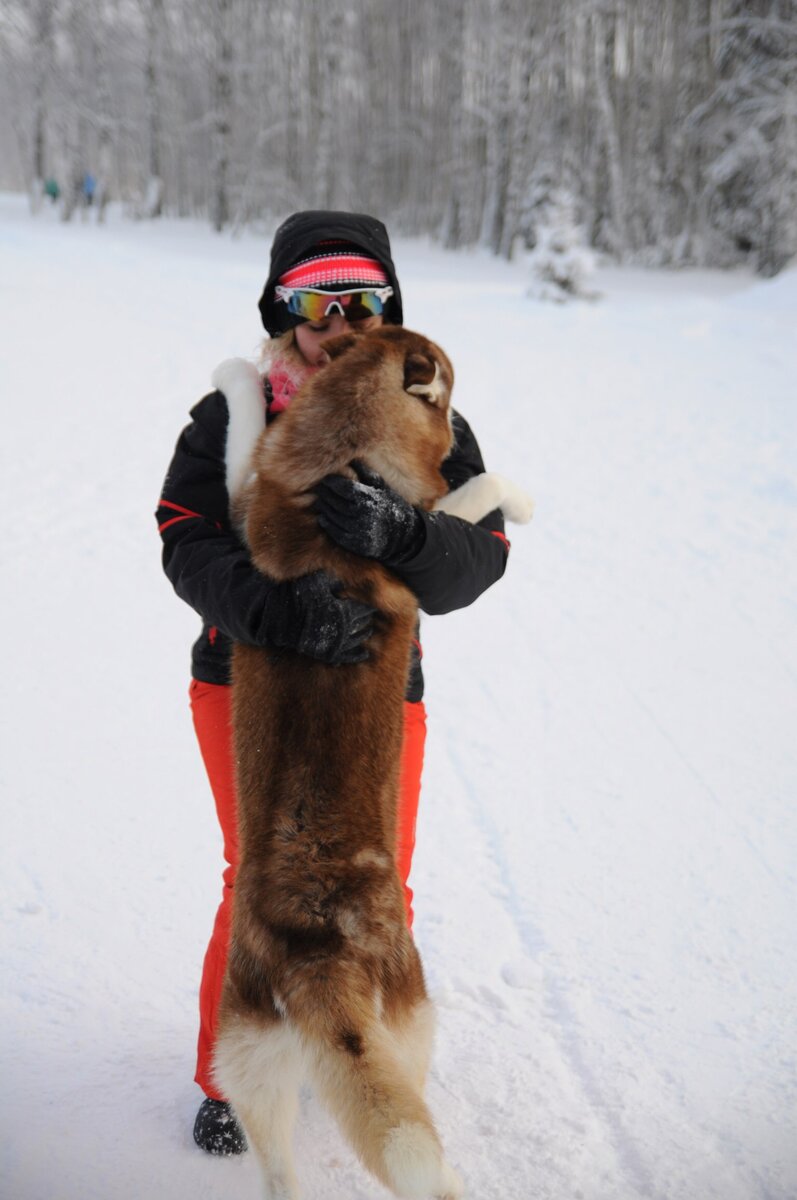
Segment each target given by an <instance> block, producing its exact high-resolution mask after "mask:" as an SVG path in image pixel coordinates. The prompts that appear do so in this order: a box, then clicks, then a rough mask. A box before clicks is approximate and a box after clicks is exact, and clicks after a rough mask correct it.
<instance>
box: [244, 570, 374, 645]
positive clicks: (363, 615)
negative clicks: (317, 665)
mask: <svg viewBox="0 0 797 1200" xmlns="http://www.w3.org/2000/svg"><path fill="white" fill-rule="evenodd" d="M342 586H343V585H342V584H340V583H339V582H338V581H337V580H335V579H333V578H332V577H331V576H330V575H327V574H326V573H325V572H324V571H314V572H313V574H312V575H302V576H301V577H300V578H299V579H289V580H286V581H285V582H284V583H276V584H274V585H273V587H272V589H271V591H270V592H269V597H268V600H267V602H266V609H265V615H264V617H263V621H262V623H261V626H260V639H261V643H262V644H263V645H265V646H276V647H278V648H280V649H288V650H298V652H299V654H306V655H308V656H309V657H310V658H317V659H318V660H319V661H320V662H325V663H329V664H331V665H332V666H339V665H340V664H341V663H358V662H364V661H365V659H366V658H368V648H367V646H366V642H367V640H368V638H369V637H370V636H371V634H372V633H373V631H374V630H373V622H374V616H375V614H376V609H375V608H372V607H371V606H370V605H369V604H362V603H361V602H360V601H359V600H347V599H346V598H345V597H342V596H341V595H340V594H339V593H340V590H341V587H342Z"/></svg>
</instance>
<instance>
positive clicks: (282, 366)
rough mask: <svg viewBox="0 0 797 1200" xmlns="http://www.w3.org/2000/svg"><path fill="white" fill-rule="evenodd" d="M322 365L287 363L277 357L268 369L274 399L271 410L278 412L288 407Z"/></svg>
mask: <svg viewBox="0 0 797 1200" xmlns="http://www.w3.org/2000/svg"><path fill="white" fill-rule="evenodd" d="M318 370H320V367H312V366H310V364H309V363H306V364H301V365H300V364H299V363H296V362H290V363H286V362H285V361H284V360H282V359H275V361H274V362H273V363H272V364H271V366H270V367H269V370H268V380H269V383H270V384H271V392H272V395H273V397H274V399H273V400H272V402H271V406H270V408H269V412H271V413H278V412H282V411H283V409H286V408H287V407H288V405H289V404H290V402H291V400H292V399H293V397H294V396H295V395H296V393H297V392H298V390H299V388H300V387H301V386H302V384H303V383H304V381H305V380H306V379H309V378H310V376H311V375H315V373H316V371H318Z"/></svg>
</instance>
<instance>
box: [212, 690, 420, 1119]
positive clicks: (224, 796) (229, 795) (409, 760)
mask: <svg viewBox="0 0 797 1200" xmlns="http://www.w3.org/2000/svg"><path fill="white" fill-rule="evenodd" d="M230 696H231V688H229V687H226V686H224V685H223V684H216V683H202V682H200V681H199V680H198V679H193V680H192V681H191V689H190V697H191V713H192V716H193V719H194V728H195V730H196V735H197V739H198V741H199V748H200V750H201V752H202V758H203V760H204V763H205V769H206V770H207V773H208V779H209V780H210V787H211V790H212V792H213V798H214V800H215V801H216V812H217V814H218V818H219V824H220V825H221V832H222V836H223V839H224V858H225V861H226V863H227V865H226V867H225V868H224V871H223V875H222V878H223V880H224V887H223V889H222V897H221V904H220V905H219V909H218V912H217V913H216V920H215V923H214V925H213V933H212V934H211V937H210V943H209V945H208V948H207V952H206V954H205V961H204V965H203V967H202V980H201V982H200V985H199V1043H198V1046H197V1068H196V1075H195V1076H194V1078H195V1079H196V1081H197V1083H198V1084H199V1086H200V1087H201V1088H202V1090H203V1091H204V1093H205V1095H206V1096H212V1097H213V1098H214V1099H216V1100H220V1099H223V1097H221V1096H219V1095H218V1089H217V1088H216V1087H215V1085H214V1083H213V1079H212V1075H211V1066H212V1057H213V1046H214V1042H215V1038H216V1024H217V1019H218V1011H219V1001H220V1000H221V987H222V983H223V981H224V969H225V966H226V963H227V951H228V948H229V944H230V918H231V915H232V897H233V887H234V884H235V869H236V866H237V864H238V836H237V824H236V809H235V771H234V765H233V750H232V729H231V715H230ZM425 742H426V709H425V708H424V705H423V702H422V701H421V702H418V703H414V704H412V703H409V702H407V703H406V704H405V706H404V748H403V751H402V762H401V784H400V792H399V807H398V827H397V833H398V837H397V846H396V866H397V868H398V874H399V879H400V880H401V884H402V887H403V889H404V902H405V904H406V907H407V923H408V925H409V927H410V928H412V891H411V889H410V888H409V886H408V883H407V880H408V878H409V874H410V867H411V866H412V852H413V850H414V848H415V822H416V818H417V814H418V797H419V795H420V790H421V771H422V768H423V751H424V744H425Z"/></svg>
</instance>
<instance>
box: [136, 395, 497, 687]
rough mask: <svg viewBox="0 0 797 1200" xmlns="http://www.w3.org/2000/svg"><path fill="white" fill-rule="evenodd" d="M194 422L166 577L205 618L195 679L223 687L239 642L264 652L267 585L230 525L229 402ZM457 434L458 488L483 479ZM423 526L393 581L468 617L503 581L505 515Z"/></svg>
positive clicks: (431, 520)
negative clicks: (261, 637) (469, 608)
mask: <svg viewBox="0 0 797 1200" xmlns="http://www.w3.org/2000/svg"><path fill="white" fill-rule="evenodd" d="M191 417H192V421H191V424H190V425H187V426H186V428H185V429H184V430H183V432H182V433H181V434H180V438H179V440H178V442H177V447H176V449H175V452H174V458H173V459H172V462H171V465H170V467H169V471H168V474H167V476H166V480H165V482H164V485H163V494H162V497H161V500H160V503H159V505H158V510H157V518H158V525H159V532H160V535H161V538H162V540H163V568H164V571H165V572H166V574H167V576H168V578H169V580H170V581H171V583H172V586H173V587H174V590H175V591H176V592H177V595H178V596H179V597H180V598H181V599H182V600H185V601H186V603H187V604H190V605H191V607H192V608H193V609H195V610H196V612H198V613H199V615H200V616H201V617H202V621H203V625H202V632H201V634H200V636H199V638H198V639H197V641H196V642H195V643H194V647H193V653H192V674H193V677H194V678H195V679H200V680H203V681H205V682H207V683H222V684H226V683H229V681H230V677H229V666H230V649H231V644H232V642H233V641H240V642H246V643H249V644H252V645H256V644H258V643H257V630H258V629H259V628H260V624H261V621H262V617H263V607H264V604H265V599H266V595H267V593H268V589H269V586H270V585H269V581H268V579H267V578H266V577H265V576H264V575H263V574H261V572H260V571H258V570H257V568H256V567H254V566H253V564H252V563H251V561H250V559H249V554H248V552H247V550H246V547H245V546H244V544H243V543H242V542H241V541H240V539H239V538H238V536H237V534H236V533H235V532H234V531H233V529H232V528H231V525H230V518H229V511H228V498H227V487H226V482H225V479H226V476H225V459H224V454H225V444H226V437H227V419H228V418H227V403H226V401H225V398H224V396H223V395H222V393H221V392H211V393H210V394H209V395H207V396H205V397H204V399H202V400H200V402H199V403H198V404H197V405H196V406H195V407H194V408H193V409H192V410H191ZM274 419H277V420H278V419H279V418H278V417H276V418H274ZM454 431H455V435H456V443H455V446H454V449H453V450H452V452H451V454H450V456H449V457H448V458H447V459H446V461H445V463H444V464H443V468H442V470H443V475H444V476H445V478H446V480H447V481H448V483H449V484H450V485H451V486H452V488H455V487H458V486H459V485H460V484H462V483H464V482H465V480H467V479H469V478H471V476H473V475H478V474H481V472H483V471H484V463H483V462H482V456H481V453H480V451H479V447H478V445H477V443H476V439H475V438H474V436H473V434H472V432H471V430H470V427H469V425H468V423H467V421H465V419H464V418H463V417H461V416H459V414H454ZM423 520H424V525H425V532H426V537H425V541H424V544H423V546H422V548H421V550H420V551H419V552H418V553H417V554H416V555H415V557H414V558H412V559H411V560H409V561H407V562H405V563H403V564H402V565H401V566H400V567H396V568H394V570H395V574H396V575H398V576H399V578H401V579H402V580H403V581H404V582H405V583H406V584H407V586H408V587H410V588H411V589H412V590H413V592H414V593H415V595H416V596H417V597H418V603H419V605H420V607H421V609H422V610H423V611H424V612H426V613H446V612H451V611H452V610H453V609H456V608H465V607H466V605H468V604H471V603H472V602H473V601H474V600H475V599H476V597H477V596H479V595H481V593H482V592H483V591H485V590H486V589H487V588H488V587H489V586H490V584H492V583H494V582H495V581H496V580H497V579H500V577H501V576H502V575H503V573H504V568H505V566H506V557H507V552H508V549H509V543H508V542H507V540H506V538H505V537H504V533H503V530H504V525H503V519H502V517H501V514H500V513H498V512H495V513H491V514H490V515H489V516H487V517H485V518H484V520H483V521H481V522H480V523H479V524H478V525H470V524H469V523H468V522H467V521H462V520H460V519H459V518H458V517H450V516H447V515H445V514H444V513H424V515H423ZM420 657H421V649H420V643H418V644H417V646H416V648H415V653H414V655H413V661H412V668H411V672H410V679H409V686H408V690H407V699H408V700H420V699H421V697H422V695H423V676H422V673H421V666H420ZM340 669H341V670H345V667H341V668H340Z"/></svg>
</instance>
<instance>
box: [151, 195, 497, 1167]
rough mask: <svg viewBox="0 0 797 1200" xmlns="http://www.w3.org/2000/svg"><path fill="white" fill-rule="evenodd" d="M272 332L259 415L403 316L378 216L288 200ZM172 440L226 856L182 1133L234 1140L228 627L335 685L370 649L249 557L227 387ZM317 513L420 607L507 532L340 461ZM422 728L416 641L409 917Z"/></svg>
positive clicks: (410, 689) (199, 688)
mask: <svg viewBox="0 0 797 1200" xmlns="http://www.w3.org/2000/svg"><path fill="white" fill-rule="evenodd" d="M259 307H260V315H261V318H262V321H263V325H264V326H265V329H266V331H267V333H268V334H269V338H270V340H269V341H266V342H265V344H264V347H263V352H262V357H261V364H260V366H261V374H262V381H263V424H264V425H265V424H270V423H271V422H272V421H279V419H280V418H279V414H280V413H281V412H282V411H283V410H284V409H286V408H287V407H288V406H289V405H290V403H291V401H292V400H293V397H294V396H295V394H296V392H297V391H298V389H299V388H300V387H301V384H302V382H303V380H305V379H307V378H308V377H309V376H310V375H312V374H313V373H315V372H317V371H320V370H323V367H324V363H325V361H326V355H325V353H324V349H323V343H324V340H325V339H326V338H330V337H333V336H335V335H336V334H340V333H343V332H345V331H346V330H348V329H359V330H368V329H374V328H377V327H378V326H380V325H382V324H383V323H386V324H393V325H401V324H403V320H404V316H403V309H402V302H401V292H400V289H399V283H398V278H397V276H396V270H395V267H394V265H393V259H392V257H391V251H390V242H389V239H388V235H387V230H386V229H385V227H384V225H382V223H381V222H380V221H377V220H375V219H374V218H373V217H369V216H365V215H362V214H358V213H348V212H300V213H295V214H294V215H293V216H292V217H289V218H288V220H287V221H285V223H284V224H283V225H281V226H280V228H279V229H278V230H277V232H276V234H275V237H274V243H273V245H272V248H271V269H270V273H269V277H268V280H267V281H266V285H265V288H264V290H263V294H262V296H261V298H260V305H259ZM191 417H192V420H191V424H190V425H188V426H186V428H185V429H184V430H183V432H182V433H181V435H180V438H179V440H178V442H177V448H176V450H175V454H174V457H173V459H172V462H171V465H170V467H169V471H168V474H167V476H166V481H165V483H164V488H163V497H162V499H161V501H160V504H159V507H158V520H159V528H160V534H161V537H162V539H163V566H164V570H165V571H166V574H167V576H168V577H169V579H170V581H171V583H172V585H173V586H174V589H175V591H176V592H177V594H178V595H179V596H180V597H181V599H183V600H185V601H186V602H187V603H188V604H190V605H191V606H192V607H193V608H194V609H196V611H197V613H198V614H199V615H200V617H201V618H202V632H201V634H200V636H199V638H198V640H197V641H196V642H195V643H194V647H193V654H192V681H191V688H190V698H191V708H192V712H193V719H194V727H195V729H196V734H197V738H198V741H199V747H200V750H201V753H202V757H203V760H204V763H205V767H206V769H207V772H208V777H209V780H210V786H211V789H212V791H213V795H214V798H215V802H216V811H217V813H218V818H219V822H220V824H221V830H222V835H223V839H224V855H225V858H226V862H227V866H226V868H225V870H224V872H223V879H224V888H223V893H222V901H221V906H220V907H219V910H218V913H217V915H216V921H215V925H214V928H213V934H212V936H211V939H210V944H209V946H208V950H207V954H206V955H205V962H204V968H203V973H202V981H201V984H200V991H199V1008H200V1030H199V1045H198V1061H197V1070H196V1076H195V1078H196V1081H197V1083H198V1084H199V1085H200V1087H201V1088H202V1090H203V1091H204V1093H205V1096H206V1099H205V1100H203V1102H202V1104H201V1105H200V1108H199V1112H198V1114H197V1117H196V1122H195V1125H194V1139H195V1141H196V1142H197V1144H198V1145H199V1146H201V1147H202V1149H203V1150H206V1151H207V1152H208V1153H210V1154H239V1153H240V1152H241V1151H242V1150H245V1149H246V1142H245V1139H244V1136H243V1133H242V1131H241V1129H240V1127H239V1126H238V1124H237V1123H236V1121H235V1118H234V1115H233V1114H232V1112H231V1110H230V1108H229V1105H228V1104H227V1102H226V1100H225V1098H224V1097H223V1096H220V1095H219V1093H218V1090H217V1088H216V1086H215V1084H214V1081H213V1076H212V1071H211V1068H212V1055H213V1046H214V1039H215V1035H216V1021H217V1012H218V1006H219V1000H220V996H221V988H222V982H223V979H224V972H225V966H226V960H227V949H228V944H229V932H230V916H231V910H232V903H233V893H234V881H235V870H236V861H237V839H236V808H235V768H234V762H233V754H232V747H231V714H230V691H231V689H230V686H229V683H230V653H231V647H232V643H233V642H235V641H238V642H244V643H246V644H248V645H252V646H263V647H274V648H279V649H289V650H292V651H295V652H297V653H299V654H306V655H309V656H310V657H311V658H315V659H318V660H320V661H322V662H327V663H330V664H332V665H334V666H335V667H336V668H337V669H338V670H339V671H340V686H341V688H345V687H346V668H347V664H349V663H354V662H358V661H362V659H363V658H364V657H366V656H367V653H368V639H369V637H370V635H371V633H372V631H373V630H372V624H371V617H370V616H364V615H363V611H362V606H361V605H359V604H357V603H356V602H355V601H352V600H348V599H346V598H345V597H343V596H341V595H340V594H339V592H338V589H337V588H336V585H335V581H334V580H333V579H331V578H329V577H328V576H325V575H320V574H316V575H311V576H306V577H303V578H300V579H296V580H290V581H288V582H283V583H277V582H275V581H273V580H270V579H268V578H266V577H265V576H264V575H263V574H261V573H260V572H259V571H258V570H257V569H256V568H255V567H254V566H253V565H252V563H251V561H250V558H249V553H248V551H247V548H246V546H245V545H243V543H242V542H241V541H240V539H239V537H238V535H237V534H236V533H235V532H234V530H233V527H232V524H231V521H230V513H229V504H228V499H229V498H228V493H227V484H226V475H225V449H226V442H227V430H228V423H229V409H228V400H227V398H226V397H225V396H224V395H223V394H222V393H221V392H220V391H215V392H211V393H210V394H209V395H207V396H205V397H204V399H202V400H200V402H199V403H198V404H197V405H196V407H195V408H193V409H192V410H191ZM453 425H454V432H455V436H456V441H455V445H454V448H453V450H452V451H451V454H450V456H449V457H448V459H446V461H445V463H444V464H443V468H442V471H443V475H444V476H445V478H446V479H447V480H448V482H449V484H450V485H451V486H452V487H458V486H459V485H460V484H462V483H464V482H465V480H467V479H469V478H471V477H472V476H473V475H478V474H480V473H481V472H482V471H483V470H484V463H483V461H482V456H481V453H480V451H479V447H478V445H477V442H476V439H475V437H474V436H473V434H472V432H471V430H470V427H469V426H468V424H467V422H466V421H465V420H464V418H463V417H461V416H459V414H457V413H455V414H454V417H453ZM317 511H318V514H319V519H320V521H321V522H322V524H323V528H324V529H325V531H326V532H327V533H328V534H329V536H330V537H332V538H333V540H335V541H336V542H338V543H339V544H340V545H341V546H343V547H344V548H345V549H347V550H349V551H350V552H352V553H355V554H362V555H364V556H366V557H368V558H372V559H376V560H377V561H379V562H382V563H384V565H385V566H386V567H388V568H390V570H392V571H394V572H395V574H396V575H397V576H398V577H399V578H400V579H401V580H402V581H403V582H404V583H406V584H407V586H408V587H410V588H411V589H412V591H413V592H414V593H415V595H416V596H417V598H418V602H419V605H420V607H421V608H422V609H423V610H424V611H425V612H427V613H446V612H450V611H451V610H453V609H457V608H463V607H465V606H466V605H468V604H471V603H472V601H474V600H475V599H476V598H477V596H479V595H480V594H481V593H482V592H483V591H484V590H485V589H486V588H488V587H489V586H490V585H491V584H492V583H494V582H495V581H496V580H497V579H500V577H501V576H502V575H503V573H504V568H505V565H506V557H507V551H508V542H507V540H506V538H505V537H504V532H503V529H504V527H503V520H502V518H501V514H500V513H497V512H496V513H492V514H491V515H490V516H489V517H486V518H485V519H484V520H483V521H481V522H480V523H479V524H478V525H470V524H468V523H466V522H465V521H461V520H459V519H457V518H455V517H448V516H446V515H444V514H442V513H435V514H429V513H427V512H424V511H422V510H420V509H415V508H413V507H412V506H411V505H410V504H408V503H407V502H406V501H405V500H403V499H402V498H401V497H399V496H397V495H396V494H395V493H394V492H392V491H390V489H388V488H387V487H386V486H385V485H382V486H379V485H378V484H376V485H374V486H365V485H364V484H361V483H354V482H352V481H350V480H346V479H343V478H342V477H337V478H336V479H335V480H334V483H333V484H327V483H326V482H325V483H324V484H321V485H319V488H318V491H317ZM425 738H426V711H425V708H424V704H423V675H422V672H421V646H420V642H419V641H416V644H415V648H414V652H413V657H412V661H411V664H410V670H409V677H408V686H407V693H406V705H405V728H404V749H403V759H402V778H401V792H400V797H399V811H398V843H397V847H396V868H397V870H398V873H399V877H400V880H401V883H402V885H403V887H404V895H405V903H406V908H407V921H408V924H409V925H411V924H412V892H411V890H410V888H409V886H408V882H407V881H408V877H409V874H410V867H411V864H412V854H413V850H414V845H415V819H416V814H417V810H418V797H419V792H420V784H421V769H422V766H423V752H424V743H425Z"/></svg>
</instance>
